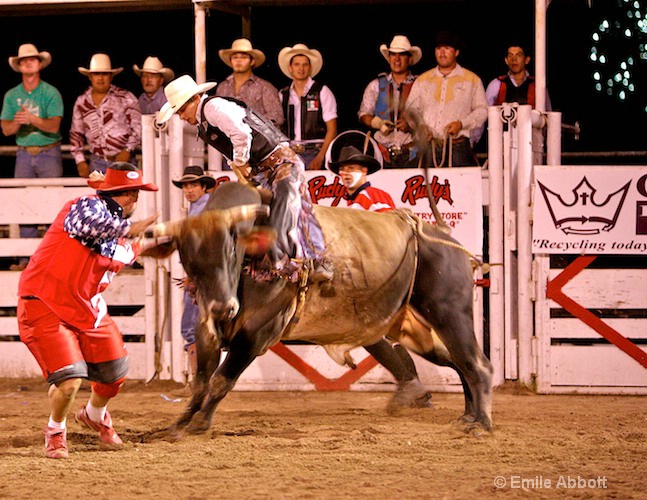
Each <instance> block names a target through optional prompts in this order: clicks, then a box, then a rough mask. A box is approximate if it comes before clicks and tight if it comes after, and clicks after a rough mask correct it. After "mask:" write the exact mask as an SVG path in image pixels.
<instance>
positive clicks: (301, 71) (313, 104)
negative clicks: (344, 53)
mask: <svg viewBox="0 0 647 500" xmlns="http://www.w3.org/2000/svg"><path fill="white" fill-rule="evenodd" d="M322 66H323V58H322V57H321V53H320V52H319V51H318V50H315V49H310V48H308V46H307V45H304V44H302V43H297V44H296V45H294V46H293V47H284V48H283V49H281V51H280V52H279V67H280V68H281V71H282V72H283V74H284V75H285V76H287V77H288V78H291V79H292V84H291V85H289V86H287V87H284V88H282V89H281V90H280V96H281V104H282V107H283V115H284V116H285V122H284V123H283V127H282V130H283V132H284V133H285V134H286V135H287V136H288V137H289V138H290V140H291V141H292V142H291V144H292V148H293V149H294V150H295V151H296V152H297V153H299V154H300V155H301V158H303V161H304V162H305V165H306V169H308V170H320V169H322V168H324V159H325V156H326V150H327V149H328V146H329V145H330V143H331V142H332V140H333V139H334V138H335V136H336V135H337V101H336V100H335V96H334V95H333V93H332V92H331V90H330V89H329V88H328V87H327V86H326V85H324V84H322V83H320V82H316V81H314V80H313V78H314V77H315V76H316V75H317V74H318V73H319V71H321V67H322Z"/></svg>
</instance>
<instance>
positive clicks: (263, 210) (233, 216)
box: [226, 205, 270, 227]
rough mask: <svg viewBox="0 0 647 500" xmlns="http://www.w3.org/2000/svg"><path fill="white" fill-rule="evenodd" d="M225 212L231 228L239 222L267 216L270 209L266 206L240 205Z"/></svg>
mask: <svg viewBox="0 0 647 500" xmlns="http://www.w3.org/2000/svg"><path fill="white" fill-rule="evenodd" d="M226 212H227V214H228V215H229V226H230V227H231V226H233V225H234V224H237V223H239V222H242V221H245V220H250V219H255V218H256V217H257V216H259V215H265V216H267V215H269V214H270V207H269V206H268V205H240V206H238V207H232V208H229V209H228V210H227V211H226Z"/></svg>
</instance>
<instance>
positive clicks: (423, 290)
mask: <svg viewBox="0 0 647 500" xmlns="http://www.w3.org/2000/svg"><path fill="white" fill-rule="evenodd" d="M425 230H426V231H427V230H429V231H431V229H425ZM419 257H420V260H419V267H418V278H417V279H416V283H415V285H414V292H413V295H412V297H411V305H412V306H413V308H414V309H415V310H416V311H417V312H418V314H420V315H421V316H422V317H423V318H424V319H425V320H426V321H427V322H428V323H429V324H430V325H431V326H432V328H433V329H434V330H435V332H436V334H437V335H438V336H439V337H440V339H441V340H442V343H443V344H444V346H445V348H446V349H447V352H448V358H449V359H450V360H451V362H452V363H453V365H454V368H455V369H456V371H457V372H458V373H459V375H460V376H461V381H462V383H463V386H464V387H465V386H466V387H467V389H466V390H464V393H465V394H464V395H465V410H466V413H465V415H463V418H462V420H464V421H468V422H474V424H476V425H479V426H481V427H483V428H484V429H486V430H491V429H492V365H491V364H490V361H489V360H488V359H487V358H486V357H485V354H483V350H482V349H481V347H480V346H479V345H478V342H477V340H476V336H475V335H474V322H473V311H472V300H473V297H472V289H473V282H472V274H471V267H470V265H469V262H468V261H467V259H466V256H465V255H464V254H463V253H462V252H461V251H460V250H456V249H454V248H452V247H450V246H447V245H443V244H436V243H429V242H427V241H425V240H424V239H422V240H421V245H420V255H419ZM426 350H431V349H426ZM474 424H472V425H474Z"/></svg>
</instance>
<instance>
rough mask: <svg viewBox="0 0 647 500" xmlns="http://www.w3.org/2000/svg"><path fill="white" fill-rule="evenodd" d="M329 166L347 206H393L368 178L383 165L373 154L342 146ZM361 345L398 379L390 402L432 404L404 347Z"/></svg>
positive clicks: (417, 405) (378, 208)
mask: <svg viewBox="0 0 647 500" xmlns="http://www.w3.org/2000/svg"><path fill="white" fill-rule="evenodd" d="M378 154H379V153H378ZM328 168H329V169H330V171H331V172H333V173H335V174H337V175H338V176H339V177H341V181H342V183H343V184H344V187H346V194H345V195H344V199H345V200H346V203H347V206H348V208H355V209H359V210H368V211H369V212H387V211H389V210H393V209H395V203H393V199H392V198H391V195H390V194H389V193H387V192H386V191H383V190H381V189H379V188H376V187H373V186H371V183H370V182H368V179H367V176H369V175H371V174H372V173H375V172H377V171H378V170H380V169H381V168H382V165H381V164H380V162H379V161H378V160H377V159H376V158H375V157H374V156H370V155H367V154H363V153H361V152H360V151H359V149H357V148H356V147H355V146H352V145H348V146H344V147H343V148H342V149H341V151H340V152H339V159H338V160H337V161H336V162H333V161H330V162H329V163H328ZM364 349H366V350H367V351H368V352H369V353H370V354H371V355H372V356H373V357H374V358H375V359H376V360H377V361H378V362H379V363H380V364H381V365H382V366H384V368H386V369H387V370H388V371H389V372H391V374H392V375H393V376H394V377H395V379H396V380H397V382H398V389H397V391H396V395H395V397H394V399H393V401H392V405H393V404H395V405H398V404H401V405H404V406H410V407H413V408H428V407H431V393H430V392H427V390H426V389H425V387H424V386H423V385H422V383H421V382H420V379H419V378H418V372H417V370H416V365H415V363H414V362H413V359H411V355H410V354H409V353H408V352H407V350H406V349H405V348H404V347H402V346H401V345H400V344H398V343H394V344H392V343H391V342H389V341H388V340H386V339H382V340H380V341H378V342H376V343H375V344H372V345H367V346H364Z"/></svg>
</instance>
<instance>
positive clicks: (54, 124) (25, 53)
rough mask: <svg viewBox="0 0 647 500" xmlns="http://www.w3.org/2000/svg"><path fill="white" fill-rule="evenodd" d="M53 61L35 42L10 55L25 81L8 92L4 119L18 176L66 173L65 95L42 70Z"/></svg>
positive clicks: (31, 231)
mask: <svg viewBox="0 0 647 500" xmlns="http://www.w3.org/2000/svg"><path fill="white" fill-rule="evenodd" d="M51 61H52V56H51V55H50V53H49V52H45V51H43V52H39V51H38V49H37V48H36V46H35V45H33V44H31V43H25V44H23V45H21V46H20V47H18V55H16V56H13V57H10V58H9V66H11V69H13V70H14V71H15V72H16V73H21V75H22V82H21V83H20V84H18V85H17V86H15V87H13V88H11V89H9V90H8V91H7V92H6V93H5V95H4V101H3V104H2V113H1V115H0V118H1V120H2V133H3V134H4V135H6V136H10V135H15V136H16V144H17V145H18V151H17V152H16V164H15V170H14V177H16V178H36V177H38V178H46V177H61V176H62V175H63V160H62V158H61V131H60V129H61V120H62V119H63V98H62V97H61V93H60V92H59V91H58V89H57V88H56V87H54V86H53V85H50V84H49V83H47V82H45V81H43V80H41V78H40V72H41V70H43V69H44V68H46V67H47V66H49V64H50V62H51ZM20 237H21V238H36V237H38V227H37V226H33V225H21V226H20ZM28 261H29V259H28V258H27V257H23V258H21V259H20V260H19V262H18V263H17V264H13V265H12V266H11V267H10V269H11V270H15V271H20V270H22V269H24V268H25V266H26V265H27V262H28Z"/></svg>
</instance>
